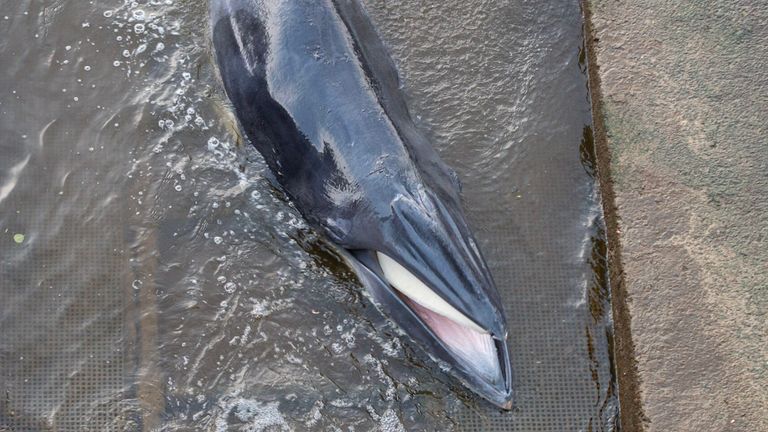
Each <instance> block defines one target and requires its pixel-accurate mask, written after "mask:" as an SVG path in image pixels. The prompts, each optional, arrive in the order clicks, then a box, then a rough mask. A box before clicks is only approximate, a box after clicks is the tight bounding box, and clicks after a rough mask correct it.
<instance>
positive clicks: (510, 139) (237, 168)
mask: <svg viewBox="0 0 768 432" xmlns="http://www.w3.org/2000/svg"><path fill="white" fill-rule="evenodd" d="M366 4H367V5H368V9H369V11H370V13H371V15H372V17H373V20H374V22H375V23H376V25H377V26H378V27H379V30H380V32H381V33H382V36H383V38H384V40H385V41H386V42H387V44H388V45H389V46H390V47H391V49H392V53H393V57H394V58H395V60H396V62H397V63H398V66H399V68H400V71H401V73H402V76H403V79H404V84H405V91H406V92H407V94H408V96H409V102H410V104H411V107H412V110H413V112H414V114H415V115H417V116H418V122H419V124H420V125H421V126H422V127H423V128H424V129H425V130H426V131H427V132H428V134H429V135H430V136H431V137H432V138H433V142H434V143H435V145H436V147H438V149H439V151H440V153H441V154H442V155H443V156H444V158H445V160H446V161H447V162H448V163H449V165H451V166H453V167H454V168H456V170H457V171H458V172H459V174H460V175H461V177H462V179H463V183H464V200H465V208H466V210H467V213H468V215H469V218H470V220H471V223H472V224H473V226H474V228H475V232H476V235H477V237H478V240H479V241H480V242H481V247H482V249H483V250H484V252H485V255H486V257H487V258H488V260H489V265H490V266H491V268H492V270H493V272H494V274H495V277H496V280H497V283H498V285H499V288H500V291H501V294H502V296H503V298H504V299H505V302H506V307H507V314H508V318H509V322H510V329H511V346H512V350H513V352H512V361H513V366H514V368H515V384H516V388H517V392H518V397H517V408H516V409H515V410H514V411H513V412H511V413H501V412H499V411H498V410H496V409H494V408H492V407H491V406H490V405H489V404H487V403H485V402H483V401H481V400H477V399H476V398H475V397H473V396H472V395H471V394H469V393H467V392H466V391H465V390H463V388H462V387H461V386H460V385H458V384H457V383H456V382H455V381H453V380H452V379H450V378H448V377H447V376H446V375H445V374H444V373H443V372H442V371H440V370H439V369H438V368H436V367H435V366H434V365H433V363H432V362H431V361H430V360H429V359H428V358H426V356H425V355H424V354H422V353H421V352H420V351H419V350H418V349H415V347H413V346H412V345H411V344H410V342H409V340H408V338H407V337H403V336H400V335H399V333H398V332H397V331H396V330H395V329H393V328H392V327H391V326H390V325H389V324H388V322H387V321H386V319H384V318H383V317H382V316H381V315H380V314H379V313H378V312H377V311H376V310H375V308H373V307H372V306H371V305H370V304H369V303H368V301H367V300H366V299H365V298H364V297H363V296H362V294H361V288H360V286H359V285H358V284H357V282H356V281H355V279H354V277H353V276H352V275H351V274H350V273H349V271H348V270H346V268H345V267H344V266H343V265H342V264H341V262H340V261H339V260H338V259H337V258H336V257H335V256H334V254H333V253H332V251H331V249H330V248H329V247H328V245H327V244H325V243H324V242H323V241H322V239H319V238H318V237H317V236H316V234H314V233H313V231H312V230H310V229H309V228H308V227H307V226H306V224H305V223H304V222H303V221H302V219H301V217H300V216H299V215H298V213H297V212H296V211H295V210H294V209H293V208H292V207H291V205H290V204H289V203H287V202H286V201H285V199H284V198H283V196H282V195H281V193H280V192H279V191H276V190H274V189H273V188H272V187H271V186H270V184H269V182H268V181H267V180H266V179H265V176H266V175H267V172H266V168H265V166H264V164H263V162H262V160H261V158H260V156H259V155H258V154H257V153H256V152H255V151H254V150H253V149H252V148H251V147H250V146H249V145H248V144H247V143H243V142H242V141H241V139H240V138H239V135H238V131H237V128H236V125H235V122H234V119H233V117H232V115H231V112H230V110H229V109H228V106H227V103H226V101H225V98H224V95H223V92H222V89H221V86H220V84H219V82H218V79H217V77H216V74H215V70H214V66H213V62H212V58H211V54H210V50H209V41H208V34H207V15H206V14H207V4H206V3H205V2H204V1H190V0H173V1H170V0H169V1H165V0H152V1H136V2H121V1H118V0H107V1H91V2H87V1H74V0H68V1H33V0H14V1H5V2H2V3H0V35H2V38H0V55H1V57H0V58H2V66H0V329H1V330H2V331H1V332H0V388H1V389H2V391H3V394H2V395H0V430H14V431H15V430H31V431H38V430H57V431H70V430H78V431H79V430H131V431H133V430H166V431H176V430H178V431H182V430H243V431H270V430H295V431H303V430H343V431H352V430H354V431H368V430H384V431H398V430H437V431H445V430H473V431H479V430H494V431H495V430H499V431H501V430H505V431H506V430H509V431H513V430H515V431H516V430H521V431H522V430H525V431H571V430H573V431H578V430H584V431H586V430H613V428H614V426H613V425H614V421H615V416H616V415H617V403H616V399H615V394H614V393H615V388H614V387H615V384H614V383H613V380H612V379H611V367H610V361H609V355H608V352H609V338H610V313H609V312H610V311H609V307H608V300H607V289H606V286H605V283H604V274H603V273H604V270H603V267H602V264H601V263H602V260H603V256H602V254H603V240H602V232H601V226H602V222H601V214H600V210H599V201H598V197H597V192H596V186H595V182H594V179H593V177H592V173H591V165H590V152H591V132H590V129H589V127H590V124H591V119H590V112H589V100H588V93H587V87H586V86H587V83H586V77H585V74H584V67H585V65H584V64H583V62H582V61H583V60H582V57H581V54H582V51H581V50H582V27H581V26H582V24H581V14H580V10H579V5H578V3H577V2H576V1H565V0H562V1H561V0H559V1H554V2H549V1H541V0H539V1H530V2H523V1H510V2H494V1H471V2H463V1H453V0H451V1H445V2H439V3H437V2H432V3H428V2H420V1H419V2H415V1H401V0H397V1H384V0H370V1H368V2H366Z"/></svg>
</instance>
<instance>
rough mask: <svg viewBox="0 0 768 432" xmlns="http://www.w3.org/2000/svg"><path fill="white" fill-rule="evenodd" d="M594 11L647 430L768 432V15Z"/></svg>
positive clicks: (754, 4) (677, 5)
mask: <svg viewBox="0 0 768 432" xmlns="http://www.w3.org/2000/svg"><path fill="white" fill-rule="evenodd" d="M587 7H588V8H589V11H590V15H591V20H590V21H591V22H590V24H591V28H592V35H591V37H592V44H591V46H592V49H593V58H596V63H597V64H596V65H592V66H593V67H595V68H596V69H595V71H596V76H597V78H598V81H599V82H600V89H599V92H600V94H601V95H602V97H601V100H600V101H598V104H599V106H601V110H600V111H601V113H599V115H601V116H602V118H601V121H602V122H603V124H604V132H605V135H604V137H603V138H604V139H605V140H606V143H607V149H608V150H609V155H604V157H609V158H610V177H611V178H612V180H613V185H612V188H613V194H614V196H615V201H614V202H613V203H612V205H614V206H615V211H616V215H615V216H616V217H617V220H618V238H619V241H620V248H621V257H622V264H623V275H622V276H623V282H624V288H625V290H626V294H627V299H626V301H627V304H628V309H629V314H630V316H631V333H632V339H633V342H634V351H635V356H636V361H637V363H636V364H637V378H638V381H639V396H640V402H641V406H642V410H643V414H644V418H645V420H644V424H643V429H645V430H648V431H747V430H753V431H757V430H768V26H767V25H766V23H768V3H767V2H759V1H743V0H742V1H694V2H678V1H659V0H656V1H610V2H609V1H604V0H588V2H587Z"/></svg>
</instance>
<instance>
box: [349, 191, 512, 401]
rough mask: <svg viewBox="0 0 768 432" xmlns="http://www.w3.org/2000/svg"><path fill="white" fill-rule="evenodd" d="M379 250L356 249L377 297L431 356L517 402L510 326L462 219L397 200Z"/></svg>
mask: <svg viewBox="0 0 768 432" xmlns="http://www.w3.org/2000/svg"><path fill="white" fill-rule="evenodd" d="M392 208H393V213H392V215H393V216H392V217H391V218H387V219H385V220H382V222H381V224H382V226H381V227H379V228H381V232H382V233H384V236H383V237H384V240H383V241H382V244H381V246H380V247H379V248H371V249H365V250H356V251H353V253H352V255H353V256H354V260H355V261H356V262H357V263H358V267H359V268H358V269H357V270H358V273H363V279H364V282H365V283H366V285H367V287H368V288H369V290H370V291H371V293H372V294H373V297H374V299H375V300H376V301H377V303H379V305H380V307H382V309H384V311H385V313H386V314H387V315H389V316H390V317H391V318H392V319H393V320H394V321H395V322H396V323H397V324H398V325H399V326H400V327H401V328H402V329H403V330H404V331H405V332H406V333H408V334H409V335H410V336H411V337H413V338H414V339H415V340H416V342H417V343H419V345H421V346H422V347H423V348H424V349H425V350H426V351H427V353H428V354H430V355H431V356H432V357H435V358H437V359H439V360H442V361H443V363H444V364H446V365H447V366H449V367H450V369H451V370H452V371H453V372H454V375H455V376H456V377H458V378H459V379H460V380H461V381H463V382H464V383H465V384H466V385H467V386H468V387H469V388H471V389H472V390H473V391H475V392H476V393H478V394H479V395H481V396H483V397H484V398H486V399H488V400H489V401H491V402H493V403H494V404H496V405H497V406H499V407H501V408H504V409H510V408H511V405H512V393H513V392H512V371H511V365H510V359H509V348H508V344H507V325H506V319H505V318H504V314H503V312H502V308H501V304H500V299H499V296H498V293H497V291H496V288H495V285H494V283H493V279H492V278H491V276H490V272H489V271H488V269H487V268H486V265H485V261H484V260H483V258H482V256H481V255H480V253H479V251H478V249H477V247H476V246H475V244H474V240H473V239H472V237H471V235H470V233H469V229H468V228H467V227H466V224H465V222H464V218H463V216H462V215H461V214H457V213H452V212H450V211H449V209H448V208H447V207H445V206H443V205H442V203H441V201H439V200H430V203H429V204H428V205H426V206H424V205H421V204H420V203H417V202H414V201H412V200H410V199H408V198H402V199H397V200H396V201H395V202H394V203H393V204H392Z"/></svg>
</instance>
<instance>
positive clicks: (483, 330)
mask: <svg viewBox="0 0 768 432" xmlns="http://www.w3.org/2000/svg"><path fill="white" fill-rule="evenodd" d="M210 13H211V29H212V38H213V46H214V50H215V56H216V59H217V63H218V66H219V71H220V75H221V79H222V81H223V83H224V89H225V91H226V94H227V96H228V97H229V99H230V101H231V102H232V105H233V106H234V110H235V113H236V116H237V119H238V121H239V123H240V126H241V128H242V130H243V131H244V132H245V135H246V136H247V137H248V139H249V140H250V141H251V143H253V145H254V146H256V148H257V149H258V151H259V152H260V153H261V154H262V155H263V157H264V159H265V160H266V162H267V164H268V166H269V167H270V169H271V170H272V171H273V173H274V175H275V176H276V178H277V180H278V181H279V182H280V184H281V185H282V187H283V189H284V190H285V192H286V193H287V194H288V196H289V197H290V199H291V200H292V201H293V202H294V203H295V205H296V207H297V208H298V210H299V211H300V212H301V213H302V215H303V216H304V217H305V218H306V219H307V221H308V222H309V223H310V224H311V225H312V226H314V227H315V228H317V229H318V230H320V231H321V232H323V233H324V234H325V235H326V236H327V237H328V238H329V239H330V240H331V241H332V242H333V243H335V245H336V246H338V248H339V249H340V250H341V251H342V254H343V256H344V257H345V259H346V260H347V261H348V263H349V264H350V266H351V267H352V268H353V269H354V270H355V271H356V273H357V275H358V277H359V278H360V279H361V281H362V282H363V284H364V285H365V287H366V288H367V290H368V291H369V293H370V294H371V296H372V297H373V300H374V302H375V303H376V304H377V305H378V306H379V308H380V309H381V310H382V311H383V312H384V313H385V314H386V315H388V316H389V317H390V318H391V319H392V320H393V321H395V322H396V323H397V324H398V325H399V326H400V328H401V329H402V330H403V331H404V332H406V333H407V334H408V335H409V336H410V337H411V338H412V339H413V340H414V341H415V342H416V343H417V344H418V345H420V346H421V347H422V348H423V349H424V350H425V351H426V352H427V353H428V354H429V355H430V356H431V357H432V358H434V359H436V360H437V361H439V362H442V363H443V365H447V366H448V369H449V370H450V371H451V373H453V374H454V376H456V377H457V378H459V379H460V380H461V381H462V382H463V383H464V384H465V385H466V386H468V387H469V388H470V389H472V390H473V391H475V392H476V393H478V394H480V395H481V396H483V397H485V398H486V399H488V400H490V401H491V402H493V403H494V404H496V405H498V406H500V407H503V408H507V409H508V408H510V407H511V399H512V373H511V367H510V362H509V352H508V347H507V325H506V319H505V317H504V314H503V311H502V307H501V301H500V299H499V295H498V292H497V291H496V288H495V285H494V282H493V279H492V278H491V275H490V272H489V271H488V268H487V266H486V263H485V261H484V259H483V257H482V254H481V253H480V251H479V250H478V248H477V245H476V244H475V240H474V238H473V236H472V234H471V232H470V229H469V227H468V226H467V223H466V221H465V218H464V215H463V212H462V210H461V205H460V198H459V182H458V179H457V177H456V174H455V173H454V172H453V171H452V170H450V169H449V168H448V167H447V166H446V165H445V164H444V163H443V162H442V161H441V160H440V158H439V157H438V155H437V154H436V152H435V151H434V150H433V148H432V146H431V145H430V143H429V142H428V141H427V140H426V139H425V137H424V136H423V135H422V134H421V133H420V132H419V131H417V130H416V127H415V126H414V123H413V121H412V120H411V117H410V115H409V113H408V109H407V107H406V105H405V102H404V99H403V96H402V94H401V92H400V90H399V83H398V80H397V73H396V71H395V69H394V66H393V64H392V61H391V60H390V58H389V56H388V54H387V53H386V50H385V48H384V46H383V44H382V42H381V41H380V40H379V38H378V36H377V35H376V32H375V30H374V29H373V27H372V25H371V23H370V21H369V19H368V17H367V15H366V14H365V13H364V11H363V9H362V7H361V6H360V5H359V4H358V3H356V2H355V1H351V0H211V10H210Z"/></svg>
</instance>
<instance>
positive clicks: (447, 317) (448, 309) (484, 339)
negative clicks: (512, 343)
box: [376, 252, 504, 384]
mask: <svg viewBox="0 0 768 432" xmlns="http://www.w3.org/2000/svg"><path fill="white" fill-rule="evenodd" d="M376 258H377V259H378V263H379V265H380V267H381V270H382V273H383V276H384V279H385V280H386V282H387V283H388V284H389V285H390V286H391V287H392V288H394V289H395V290H396V291H397V293H398V295H399V297H400V298H401V299H403V300H404V302H405V303H406V304H407V305H408V307H410V308H411V310H412V311H413V312H414V314H415V315H416V316H418V317H419V319H420V320H421V321H422V322H423V323H424V325H426V326H427V327H428V328H429V329H430V330H431V331H432V333H434V335H435V336H436V337H437V338H438V339H440V341H442V342H443V344H444V345H445V346H446V347H447V348H448V350H449V351H450V352H451V353H452V354H453V355H454V356H456V357H457V358H458V359H460V360H461V362H462V363H463V364H464V365H465V366H467V367H468V368H470V369H471V370H473V371H474V372H475V373H477V374H478V375H479V376H481V377H482V378H483V379H484V380H485V381H487V382H488V383H492V384H493V383H499V382H503V381H504V377H503V375H502V368H501V365H500V358H499V351H498V349H497V345H498V344H497V340H496V339H495V338H494V335H492V334H491V333H490V332H489V331H488V330H486V329H484V328H482V327H481V326H479V325H478V324H477V323H475V322H474V321H473V320H471V319H470V318H468V317H467V316H466V315H464V314H463V313H461V312H460V311H459V310H457V309H456V308H455V307H453V306H451V305H450V304H449V303H448V302H447V301H446V300H445V299H443V298H442V297H440V295H438V294H437V293H436V292H435V291H434V290H432V289H431V288H429V286H427V285H426V284H425V283H424V282H422V281H421V279H419V278H418V277H416V276H415V275H414V274H413V273H411V272H410V271H408V269H406V268H405V267H403V266H402V265H400V264H399V263H398V262H397V261H395V260H394V259H392V258H390V257H389V256H387V255H385V254H383V253H381V252H376Z"/></svg>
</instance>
